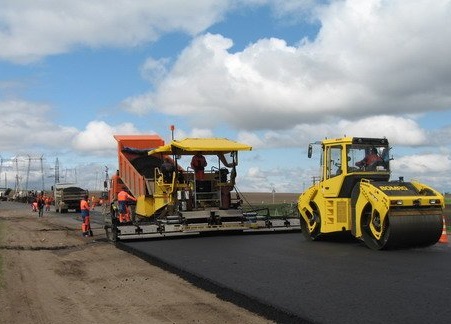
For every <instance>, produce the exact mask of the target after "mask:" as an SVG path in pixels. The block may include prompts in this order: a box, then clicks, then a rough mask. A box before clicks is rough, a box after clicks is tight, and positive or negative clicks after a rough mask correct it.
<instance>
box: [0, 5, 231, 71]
mask: <svg viewBox="0 0 451 324" xmlns="http://www.w3.org/2000/svg"><path fill="white" fill-rule="evenodd" d="M228 6H229V1H225V0H200V1H180V0H178V1H177V0H154V1H147V0H135V1H128V0H116V1H114V2H110V1H100V0H78V1H72V0H51V1H48V0H28V1H8V0H1V1H0V7H1V8H2V10H1V11H0V43H1V44H2V51H1V52H0V59H3V60H9V61H13V62H22V63H27V62H32V61H35V60H39V59H41V58H42V57H45V56H47V55H54V54H60V53H66V52H69V51H70V50H72V49H73V48H75V47H77V46H87V47H94V48H95V47H102V46H113V47H130V46H137V45H139V44H141V43H144V42H149V41H155V40H156V39H158V37H159V36H160V35H161V34H162V33H167V32H172V31H182V32H185V33H187V34H190V35H195V34H197V33H199V32H201V31H203V30H205V29H206V28H207V27H209V26H210V25H211V24H212V23H214V22H216V21H218V20H220V19H221V17H222V15H223V13H224V11H225V10H226V9H227V8H228Z"/></svg>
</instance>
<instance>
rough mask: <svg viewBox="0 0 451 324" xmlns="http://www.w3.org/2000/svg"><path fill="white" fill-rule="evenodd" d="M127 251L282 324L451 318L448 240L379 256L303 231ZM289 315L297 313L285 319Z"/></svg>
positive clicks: (145, 245)
mask: <svg viewBox="0 0 451 324" xmlns="http://www.w3.org/2000/svg"><path fill="white" fill-rule="evenodd" d="M119 247H121V248H123V249H126V250H129V251H132V252H134V253H137V254H139V255H140V256H142V257H145V258H147V259H149V260H151V261H153V262H156V263H157V264H159V265H160V266H163V267H166V268H168V269H169V270H171V271H174V272H176V273H178V274H181V275H182V276H183V277H185V278H187V279H188V280H190V281H192V282H193V283H195V284H198V285H200V286H203V287H204V288H205V287H206V286H207V287H208V289H210V290H212V291H214V292H216V293H218V295H219V296H225V297H226V299H227V300H230V301H232V302H235V303H237V304H239V305H240V304H241V306H244V307H248V308H249V309H251V310H253V311H255V312H257V313H261V314H262V315H265V316H267V317H269V318H272V319H274V320H275V321H277V322H296V323H302V322H307V323H309V322H317V323H445V322H449V320H450V319H451V280H450V279H451V270H450V269H451V247H450V246H449V245H447V244H443V243H438V244H436V245H434V246H431V247H428V248H421V249H409V250H397V251H372V250H370V249H368V248H366V247H365V246H364V245H363V244H362V243H360V242H356V241H341V242H334V241H333V242H331V241H327V242H307V241H306V240H305V239H304V238H303V236H302V234H301V233H285V234H264V235H262V234H259V235H233V236H207V237H188V238H177V239H164V240H153V241H132V242H121V243H120V244H119ZM212 287H213V288H212ZM249 305H250V306H249ZM287 313H288V314H291V315H292V316H291V317H290V316H285V317H284V316H283V314H287ZM200 316H201V314H200Z"/></svg>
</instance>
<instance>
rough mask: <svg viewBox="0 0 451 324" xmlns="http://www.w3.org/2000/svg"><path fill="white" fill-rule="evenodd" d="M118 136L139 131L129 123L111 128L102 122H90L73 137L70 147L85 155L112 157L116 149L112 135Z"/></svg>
mask: <svg viewBox="0 0 451 324" xmlns="http://www.w3.org/2000/svg"><path fill="white" fill-rule="evenodd" d="M119 134H127V135H131V134H139V131H138V130H137V129H136V128H135V127H134V126H133V125H132V124H130V123H124V124H120V125H118V126H111V125H108V124H107V123H106V122H104V121H91V122H89V124H88V125H86V129H85V130H83V131H81V132H79V133H78V134H77V135H76V136H75V137H74V139H73V141H72V146H73V147H74V148H75V149H76V150H77V151H79V152H81V153H84V154H87V155H105V156H112V155H115V153H114V152H115V149H116V147H117V143H116V141H115V140H114V137H113V135H119Z"/></svg>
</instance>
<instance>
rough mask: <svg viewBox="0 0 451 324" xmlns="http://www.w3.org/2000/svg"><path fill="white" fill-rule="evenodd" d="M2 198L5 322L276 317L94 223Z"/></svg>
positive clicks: (0, 289)
mask: <svg viewBox="0 0 451 324" xmlns="http://www.w3.org/2000/svg"><path fill="white" fill-rule="evenodd" d="M93 230H94V237H93V238H83V237H81V231H80V223H79V222H77V221H75V220H73V219H72V218H70V217H68V216H60V215H53V214H47V215H46V214H44V217H43V218H37V215H36V213H33V212H31V210H30V209H29V208H28V206H27V205H24V204H18V203H10V202H1V204H0V309H1V317H0V323H11V324H14V323H18V324H19V323H21V324H22V323H46V324H47V323H109V324H111V323H126V322H127V323H270V321H267V320H266V319H264V318H262V317H260V316H257V315H255V314H253V313H250V312H249V311H247V310H245V309H242V308H239V307H237V306H235V305H233V304H231V303H228V302H224V301H222V300H220V299H218V298H217V297H216V296H215V295H213V294H211V293H208V292H205V291H203V290H201V289H199V288H197V287H195V286H193V285H192V284H190V283H188V282H186V281H184V280H183V279H181V278H179V277H177V276H176V275H173V274H171V273H168V272H165V271H163V270H162V269H160V268H158V267H155V266H153V265H150V264H148V263H147V262H145V261H143V260H141V259H139V258H137V257H135V256H133V255H130V254H128V253H126V252H123V251H121V250H119V249H117V248H115V247H114V246H113V245H111V244H110V243H107V242H105V240H104V231H103V229H102V228H101V227H100V226H98V225H96V226H94V228H93Z"/></svg>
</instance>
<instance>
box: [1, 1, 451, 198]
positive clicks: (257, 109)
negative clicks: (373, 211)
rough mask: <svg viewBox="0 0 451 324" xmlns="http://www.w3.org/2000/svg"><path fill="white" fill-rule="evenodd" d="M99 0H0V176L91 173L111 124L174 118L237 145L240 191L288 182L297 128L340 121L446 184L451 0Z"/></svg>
mask: <svg viewBox="0 0 451 324" xmlns="http://www.w3.org/2000/svg"><path fill="white" fill-rule="evenodd" d="M114 4H115V5H111V4H109V2H106V1H100V0H89V1H88V0H79V1H69V0H53V1H49V0H47V1H44V0H29V1H27V0H23V1H6V0H0V8H1V10H0V44H2V45H1V48H0V113H1V115H2V117H1V119H0V155H1V158H2V161H3V163H2V170H0V173H1V174H0V179H1V180H0V187H1V186H3V184H4V179H5V178H6V180H7V182H8V186H9V187H11V186H14V182H15V176H16V174H17V170H16V166H15V164H14V163H13V162H12V161H13V160H14V158H15V157H20V159H21V161H22V162H21V163H20V165H19V169H20V170H19V171H20V172H19V173H20V177H21V178H22V183H23V181H24V178H25V177H26V174H25V173H26V172H25V171H26V169H27V166H28V165H27V163H28V162H27V157H28V156H32V157H41V156H42V157H43V158H44V169H45V170H44V171H45V182H46V186H50V185H51V184H52V178H51V175H52V172H53V171H52V168H53V167H54V163H55V160H56V158H58V159H59V161H60V164H61V168H62V173H63V174H66V176H67V178H69V177H70V174H71V172H75V171H73V170H76V174H77V181H78V182H79V183H80V185H82V186H85V187H88V188H91V189H96V188H98V187H99V186H100V183H101V181H100V180H101V178H102V177H103V170H104V166H105V165H107V166H109V168H110V170H115V169H116V168H117V166H116V164H117V162H116V143H115V141H114V139H113V137H112V135H113V134H149V133H157V134H159V135H160V136H162V137H163V138H165V139H166V140H169V139H170V132H169V126H170V125H171V124H174V125H175V126H176V132H175V136H176V138H179V139H181V138H184V137H187V136H195V137H202V136H215V137H227V138H230V139H233V140H238V141H241V142H244V143H246V144H249V145H252V146H253V151H252V152H244V153H243V154H242V155H241V157H240V165H239V169H238V172H239V178H238V187H239V189H240V190H241V191H267V192H270V191H271V190H272V189H273V188H274V189H275V190H276V192H300V191H302V189H303V188H304V187H305V186H306V185H308V184H310V182H311V178H312V176H315V175H317V172H318V159H312V160H310V159H307V157H306V147H307V145H308V143H309V142H313V141H317V140H321V139H322V138H325V137H328V138H330V137H340V136H343V135H344V134H346V135H348V136H366V137H370V136H377V137H379V136H381V137H382V136H385V137H387V138H388V139H389V141H390V142H391V144H392V146H393V151H392V153H393V156H394V158H395V160H394V161H393V163H392V169H393V177H398V176H400V175H402V176H404V177H405V178H406V179H411V178H415V179H418V180H421V181H423V182H425V183H427V184H429V185H432V186H434V187H435V188H437V189H439V190H440V191H442V192H445V191H446V192H448V191H450V180H451V172H450V171H451V158H450V151H451V148H450V145H449V138H450V135H451V121H450V120H451V118H450V117H451V65H450V64H449V57H451V42H450V40H451V1H449V0H436V1H434V2H432V3H431V2H430V1H426V0H414V1H409V2H408V3H407V2H406V1H402V0H392V1H385V0H367V1H358V0H341V1H333V0H331V1H324V0H323V1H314V0H285V1H282V0H248V1H246V0H243V1H232V0H230V1H226V0H203V1H195V2H187V1H176V0H171V1H170V0H161V1H159V0H154V1H144V0H143V1H140V0H135V1H126V0H118V1H115V2H114ZM36 161H38V160H36ZM67 180H69V179H67ZM40 184H41V174H40V165H39V163H37V162H35V163H33V164H32V165H31V173H30V175H29V187H33V186H37V188H39V187H40Z"/></svg>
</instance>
